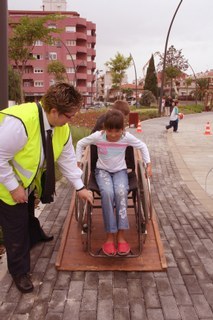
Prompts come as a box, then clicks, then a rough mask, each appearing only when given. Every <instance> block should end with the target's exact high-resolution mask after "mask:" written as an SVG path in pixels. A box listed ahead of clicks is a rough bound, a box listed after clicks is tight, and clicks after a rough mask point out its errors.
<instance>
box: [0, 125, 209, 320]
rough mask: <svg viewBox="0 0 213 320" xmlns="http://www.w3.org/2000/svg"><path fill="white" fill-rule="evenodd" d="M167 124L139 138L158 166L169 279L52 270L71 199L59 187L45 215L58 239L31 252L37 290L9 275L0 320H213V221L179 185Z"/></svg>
mask: <svg viewBox="0 0 213 320" xmlns="http://www.w3.org/2000/svg"><path fill="white" fill-rule="evenodd" d="M164 122H165V120H163V119H158V120H156V119H155V120H152V121H148V122H147V123H143V127H142V129H143V133H142V134H140V136H143V138H144V139H145V141H146V143H147V144H148V146H149V149H150V152H151V157H152V162H153V179H152V194H153V204H154V207H155V210H156V212H157V215H158V218H159V221H160V230H161V237H162V240H163V244H164V248H165V252H166V257H167V262H168V270H167V272H162V273H160V272H159V273H158V272H154V273H152V272H147V273H146V272H62V271H60V272H57V271H56V269H55V266H54V263H55V258H56V254H57V250H58V247H59V237H60V234H61V230H62V226H63V222H64V219H65V217H66V214H67V210H68V207H69V202H70V194H71V189H70V188H69V187H68V185H67V184H66V183H62V184H61V185H60V187H59V190H58V192H57V194H58V196H57V201H56V202H55V204H53V205H48V206H46V207H45V210H44V211H43V212H42V214H41V219H40V220H41V221H42V223H43V225H44V228H45V230H46V231H48V232H50V233H54V234H55V239H54V241H53V242H51V243H47V244H45V245H44V244H41V245H39V246H37V247H36V248H34V249H33V251H32V271H33V278H32V279H33V283H34V285H35V290H34V292H33V293H30V294H26V295H22V294H21V293H19V292H18V290H17V289H16V288H15V286H14V284H13V283H12V281H11V278H10V275H8V274H6V275H5V277H4V278H3V279H2V281H1V286H0V319H4V320H6V319H12V320H19V319H21V320H25V319H30V320H34V319H39V320H43V319H45V320H59V319H64V320H66V319H67V320H68V319H69V320H78V319H79V320H87V319H88V320H95V319H98V320H111V319H115V320H127V319H128V320H129V319H131V320H139V319H140V320H141V319H143V320H163V319H165V320H179V319H182V320H198V319H200V320H207V319H213V311H212V310H213V309H212V308H213V281H212V280H213V216H211V215H210V214H209V213H208V212H207V211H206V209H204V207H203V206H202V205H201V204H200V203H199V201H198V200H197V199H196V198H195V196H194V195H193V194H192V193H191V191H190V190H189V189H188V187H187V186H186V184H185V183H184V182H183V181H182V180H181V178H180V175H179V172H178V170H177V168H176V165H175V162H174V159H173V156H172V154H171V151H170V150H169V148H168V143H167V136H166V134H165V132H164V130H163V128H164ZM131 131H132V132H135V129H131Z"/></svg>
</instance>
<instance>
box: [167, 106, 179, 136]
mask: <svg viewBox="0 0 213 320" xmlns="http://www.w3.org/2000/svg"><path fill="white" fill-rule="evenodd" d="M178 113H179V111H178V100H174V107H173V110H172V113H171V115H170V121H169V124H168V125H167V126H166V130H168V129H170V128H173V132H177V130H178V121H179V119H178Z"/></svg>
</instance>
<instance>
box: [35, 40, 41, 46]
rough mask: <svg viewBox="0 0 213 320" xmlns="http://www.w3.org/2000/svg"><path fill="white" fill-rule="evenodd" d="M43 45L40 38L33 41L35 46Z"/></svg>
mask: <svg viewBox="0 0 213 320" xmlns="http://www.w3.org/2000/svg"><path fill="white" fill-rule="evenodd" d="M41 46H43V42H42V41H41V40H37V41H35V47H41Z"/></svg>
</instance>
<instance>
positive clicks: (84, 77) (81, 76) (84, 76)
mask: <svg viewBox="0 0 213 320" xmlns="http://www.w3.org/2000/svg"><path fill="white" fill-rule="evenodd" d="M76 78H77V79H78V80H87V74H86V73H82V72H77V74H76Z"/></svg>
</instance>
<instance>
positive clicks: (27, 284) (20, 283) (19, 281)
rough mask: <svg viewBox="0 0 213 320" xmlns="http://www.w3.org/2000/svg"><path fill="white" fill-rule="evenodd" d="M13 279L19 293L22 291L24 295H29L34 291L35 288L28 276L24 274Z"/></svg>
mask: <svg viewBox="0 0 213 320" xmlns="http://www.w3.org/2000/svg"><path fill="white" fill-rule="evenodd" d="M12 277H13V281H14V282H15V285H16V287H17V288H18V289H19V291H21V292H22V293H28V292H32V291H33V289H34V286H33V284H32V281H31V280H30V276H29V275H28V274H22V275H19V276H12Z"/></svg>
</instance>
